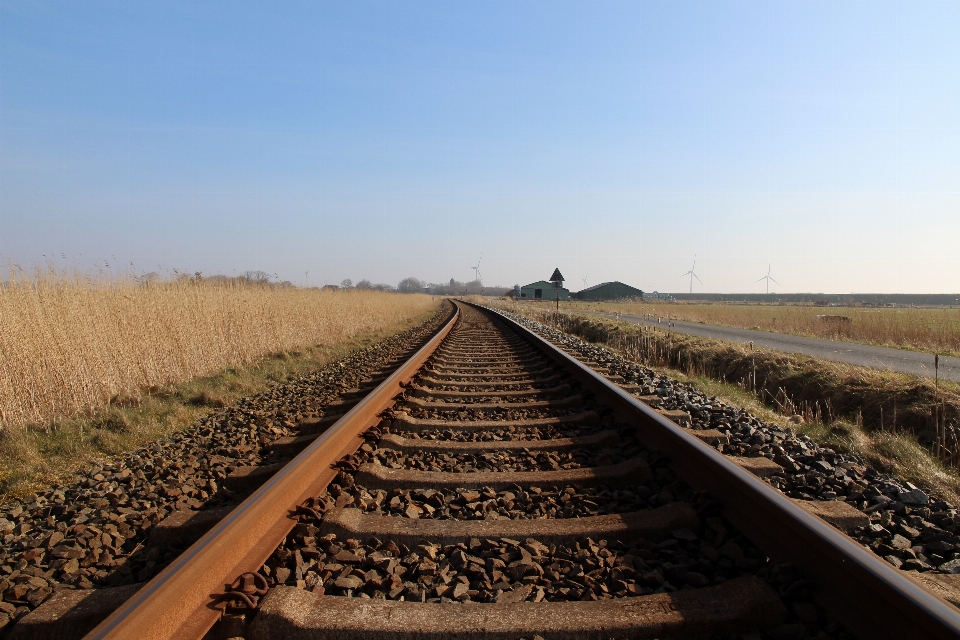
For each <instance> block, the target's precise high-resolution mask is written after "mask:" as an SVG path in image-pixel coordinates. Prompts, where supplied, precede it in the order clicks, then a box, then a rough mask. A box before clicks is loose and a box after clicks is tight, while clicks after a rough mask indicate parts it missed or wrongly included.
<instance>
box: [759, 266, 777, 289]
mask: <svg viewBox="0 0 960 640" xmlns="http://www.w3.org/2000/svg"><path fill="white" fill-rule="evenodd" d="M760 280H766V281H767V293H770V281H771V280H773V278H771V277H770V263H769V262H768V263H767V275H765V276H763V277H762V278H760ZM760 280H757V282H760ZM773 281H774V282H777V281H776V280H773ZM777 284H780V283H779V282H777Z"/></svg>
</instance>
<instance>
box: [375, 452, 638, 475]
mask: <svg viewBox="0 0 960 640" xmlns="http://www.w3.org/2000/svg"><path fill="white" fill-rule="evenodd" d="M625 453H626V452H625V451H624V450H623V448H622V447H620V446H618V447H602V448H601V447H586V448H583V449H578V450H576V451H531V452H526V453H522V452H521V453H517V452H511V451H488V452H484V453H479V454H472V453H459V454H452V453H437V452H433V451H428V452H423V451H420V452H417V453H411V454H403V453H401V452H399V451H395V450H393V449H378V450H377V451H375V452H373V453H371V454H370V455H369V458H368V459H367V460H366V461H367V462H375V461H378V462H379V463H380V464H382V465H383V466H385V467H389V468H391V469H414V470H417V471H445V472H451V473H471V472H476V471H558V470H560V469H580V468H582V467H599V466H602V465H607V464H616V463H618V462H623V461H624V460H626V459H627V458H629V457H630V456H629V455H624V454H625Z"/></svg>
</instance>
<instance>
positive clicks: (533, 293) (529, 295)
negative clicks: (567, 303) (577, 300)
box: [520, 280, 570, 300]
mask: <svg viewBox="0 0 960 640" xmlns="http://www.w3.org/2000/svg"><path fill="white" fill-rule="evenodd" d="M520 298H521V299H522V300H556V299H557V289H556V287H554V285H553V283H552V282H547V281H546V280H540V281H538V282H531V283H530V284H528V285H526V286H523V287H520ZM560 299H561V300H569V299H570V290H569V289H564V288H563V287H560Z"/></svg>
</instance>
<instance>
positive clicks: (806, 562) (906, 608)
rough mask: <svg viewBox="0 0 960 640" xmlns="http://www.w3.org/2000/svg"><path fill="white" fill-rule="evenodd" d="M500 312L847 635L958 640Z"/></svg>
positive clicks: (958, 615) (849, 556)
mask: <svg viewBox="0 0 960 640" xmlns="http://www.w3.org/2000/svg"><path fill="white" fill-rule="evenodd" d="M474 306H476V305H474ZM477 308H481V309H482V308H483V307H477ZM488 312H490V313H495V312H491V311H489V310H488ZM496 315H497V318H498V319H499V320H501V321H502V322H504V323H505V324H506V325H507V326H508V327H510V329H512V330H513V331H515V332H517V333H518V334H520V335H522V336H524V337H525V338H526V339H527V340H528V341H529V342H530V343H531V344H532V345H534V346H536V347H537V348H538V349H539V350H542V351H543V352H544V353H546V354H547V355H548V356H549V357H550V358H551V359H552V360H553V361H554V362H557V363H558V364H562V365H563V366H565V367H568V369H569V370H570V371H571V373H572V374H573V375H574V377H576V378H577V379H578V380H580V382H581V383H582V384H583V385H584V386H585V387H586V388H588V389H590V390H591V391H593V392H594V393H596V394H597V395H599V396H602V397H604V399H605V400H606V401H607V402H609V404H610V406H611V407H612V408H614V410H615V411H617V412H618V413H619V415H620V417H621V418H623V419H624V420H626V421H628V422H630V423H631V424H635V425H637V429H638V435H639V437H640V438H641V440H644V442H645V444H646V445H647V446H648V447H650V448H655V449H659V450H661V451H663V452H665V453H666V454H668V455H669V456H671V458H672V459H673V460H674V462H675V470H676V472H677V474H678V475H680V476H681V477H683V478H684V480H686V481H687V482H688V483H689V484H690V485H691V486H693V487H696V488H699V489H701V490H708V491H710V493H711V494H713V495H714V496H715V497H716V498H718V499H719V500H720V501H721V502H722V503H723V505H724V510H723V515H724V517H726V518H728V519H729V520H730V521H731V522H732V523H733V524H735V525H736V526H737V527H738V528H739V529H740V530H741V531H744V532H746V534H747V535H748V536H749V538H750V541H751V542H753V543H754V544H755V545H757V547H759V548H760V549H762V550H763V551H764V552H765V553H767V554H768V555H769V556H770V557H771V558H773V559H775V560H778V561H783V562H790V563H792V564H794V565H796V566H797V567H798V568H799V569H801V571H802V572H803V573H804V574H806V575H807V577H809V578H810V579H812V580H813V581H814V582H815V583H816V585H817V590H816V594H815V597H816V598H817V600H818V601H819V602H820V604H821V605H822V606H823V607H824V608H825V609H827V610H828V611H830V612H831V613H833V614H834V615H835V616H836V617H837V619H838V620H840V621H841V622H842V623H843V624H844V625H845V626H846V627H847V628H848V629H849V630H850V631H852V632H854V633H856V634H857V635H859V636H861V637H863V638H897V639H899V640H902V639H903V638H918V637H924V638H944V639H946V638H954V639H955V638H957V637H960V611H958V610H957V609H956V608H955V607H953V606H952V605H951V604H949V603H948V602H946V601H945V600H943V599H941V598H939V597H937V596H936V595H934V594H932V593H930V592H929V591H927V590H926V589H923V588H922V587H920V586H918V585H917V584H915V583H913V582H912V581H911V580H909V579H908V578H906V577H904V576H902V575H900V572H899V571H898V570H896V569H894V568H892V567H891V566H890V565H889V564H887V563H886V562H884V561H883V560H881V559H880V558H878V557H877V556H876V555H874V554H873V553H871V552H869V551H867V550H866V549H864V548H863V547H861V546H860V545H859V544H857V543H856V542H854V541H853V540H851V539H850V538H848V537H847V536H845V535H843V534H842V533H840V532H839V531H837V530H836V529H834V528H833V527H832V526H830V525H828V524H827V523H825V522H823V521H822V520H820V519H819V518H817V517H815V516H813V515H810V514H809V513H807V512H806V511H804V510H803V509H801V508H800V507H798V506H796V505H794V504H793V503H791V502H790V500H788V499H787V498H786V497H785V496H784V495H783V494H781V493H779V492H778V491H776V490H774V489H773V488H772V487H771V486H770V485H768V484H767V483H766V482H764V481H762V480H760V479H759V478H757V477H756V476H754V475H753V474H751V473H749V472H747V471H745V470H743V469H741V468H740V467H739V466H737V465H736V464H734V463H733V462H731V461H730V460H728V459H727V458H725V457H724V456H723V455H722V454H721V453H719V452H718V451H716V450H715V449H713V448H712V447H709V446H707V445H705V444H704V443H702V442H701V441H700V440H698V439H697V438H694V437H693V436H691V435H689V434H688V433H685V432H684V431H683V429H681V428H680V427H678V426H677V425H675V424H673V423H672V422H670V421H669V420H667V419H666V418H664V417H663V416H661V415H659V414H658V413H657V412H655V411H653V410H652V409H650V408H649V407H648V406H646V405H645V404H643V403H642V402H640V401H639V400H637V399H636V398H634V397H633V396H631V395H630V394H629V393H627V392H625V391H624V390H623V389H621V388H620V387H618V386H616V385H615V384H613V383H612V382H610V381H609V380H607V379H606V378H604V377H603V376H601V375H600V374H598V373H597V372H595V371H594V370H593V369H591V368H590V367H588V366H587V365H585V364H583V363H581V362H580V361H578V360H577V359H576V358H573V357H572V356H570V355H569V354H567V353H566V352H564V351H563V350H561V349H560V348H558V347H557V346H555V345H553V344H552V343H550V342H549V341H548V340H545V339H544V338H542V337H540V336H539V335H537V334H536V333H534V332H533V331H531V330H530V329H528V328H526V327H524V326H523V325H521V324H520V323H518V322H515V321H514V320H512V319H511V318H507V317H505V316H502V315H500V314H496Z"/></svg>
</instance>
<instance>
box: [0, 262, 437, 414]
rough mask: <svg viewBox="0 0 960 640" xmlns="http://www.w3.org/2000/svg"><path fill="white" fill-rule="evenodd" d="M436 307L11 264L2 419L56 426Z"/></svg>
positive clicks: (0, 302) (428, 302)
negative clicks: (90, 274)
mask: <svg viewBox="0 0 960 640" xmlns="http://www.w3.org/2000/svg"><path fill="white" fill-rule="evenodd" d="M438 305H439V300H434V299H433V298H431V297H430V296H427V295H416V294H413V295H401V294H392V293H381V292H375V291H349V292H336V291H334V292H331V291H320V290H317V289H297V288H293V287H274V286H265V285H254V284H237V283H208V282H204V281H193V280H181V281H174V282H165V283H151V284H142V283H140V282H138V281H137V280H136V278H134V277H99V278H90V277H87V276H84V275H83V274H79V273H71V272H63V271H55V270H46V271H37V272H35V273H33V274H24V273H22V272H18V271H15V270H11V272H10V273H9V274H8V278H7V283H6V286H3V287H0V318H3V322H0V356H2V357H0V426H2V427H3V429H5V430H8V431H9V430H16V429H22V428H23V427H25V426H32V427H33V428H35V429H36V428H39V429H41V430H43V429H50V428H55V427H56V423H57V421H60V420H63V419H67V418H70V417H72V416H76V415H78V414H80V415H92V414H94V413H95V412H97V411H98V410H100V409H102V408H103V407H105V406H107V405H108V404H109V403H111V402H114V403H117V402H129V401H134V402H135V401H137V399H138V398H141V397H143V396H144V395H149V394H150V393H153V392H155V391H158V390H163V389H169V388H171V387H172V386H174V385H177V384H179V383H183V382H185V381H187V380H190V379H192V378H195V377H197V376H204V375H210V374H213V373H215V372H218V371H221V370H224V369H227V368H230V367H236V366H242V365H249V364H251V363H254V362H255V361H257V360H258V359H261V358H263V357H265V356H268V355H271V354H281V353H284V352H288V351H291V350H298V349H303V348H307V347H318V346H319V347H323V346H330V345H336V344H339V343H343V342H346V341H348V340H350V339H352V338H356V337H357V336H360V335H363V334H369V333H373V332H377V331H381V330H383V329H386V328H388V327H397V326H399V325H402V324H404V323H407V322H409V321H411V320H412V319H414V318H417V317H420V316H423V314H425V313H426V312H428V311H430V310H432V309H435V308H436V307H437V306H438ZM397 330H399V329H397Z"/></svg>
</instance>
